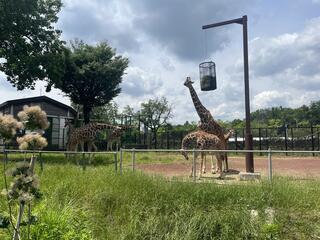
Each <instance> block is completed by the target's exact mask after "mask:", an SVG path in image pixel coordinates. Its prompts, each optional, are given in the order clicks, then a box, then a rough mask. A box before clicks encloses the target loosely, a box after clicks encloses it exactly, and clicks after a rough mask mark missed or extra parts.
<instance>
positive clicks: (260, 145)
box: [259, 128, 262, 156]
mask: <svg viewBox="0 0 320 240" xmlns="http://www.w3.org/2000/svg"><path fill="white" fill-rule="evenodd" d="M259 150H260V153H259V154H260V156H261V155H262V152H261V150H262V143H261V128H259Z"/></svg>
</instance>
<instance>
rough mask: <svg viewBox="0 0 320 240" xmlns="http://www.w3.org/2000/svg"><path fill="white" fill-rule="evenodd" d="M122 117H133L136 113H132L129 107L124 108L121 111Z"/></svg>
mask: <svg viewBox="0 0 320 240" xmlns="http://www.w3.org/2000/svg"><path fill="white" fill-rule="evenodd" d="M122 114H123V115H127V116H134V115H135V114H136V113H135V111H134V109H133V108H132V107H130V106H129V105H127V106H125V107H124V109H123V111H122Z"/></svg>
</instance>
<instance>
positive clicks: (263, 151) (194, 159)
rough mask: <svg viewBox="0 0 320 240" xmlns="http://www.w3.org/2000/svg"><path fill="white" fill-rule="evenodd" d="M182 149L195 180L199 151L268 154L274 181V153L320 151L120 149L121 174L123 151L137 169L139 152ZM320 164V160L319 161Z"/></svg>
mask: <svg viewBox="0 0 320 240" xmlns="http://www.w3.org/2000/svg"><path fill="white" fill-rule="evenodd" d="M181 151H184V152H191V153H192V156H193V157H192V169H193V172H192V179H193V181H196V180H197V177H196V154H195V153H197V152H205V153H217V152H222V153H248V152H251V153H256V154H267V159H268V179H269V181H272V178H273V167H272V154H279V153H281V154H312V155H315V154H319V153H320V151H298V150H297V151H284V150H272V149H271V148H269V149H268V150H198V149H193V150H182V149H179V150H176V149H120V162H119V164H120V165H119V168H120V174H122V173H123V153H124V152H129V153H131V159H132V160H131V161H132V164H131V166H132V171H135V168H136V153H138V152H178V153H180V152H181ZM319 164H320V162H319Z"/></svg>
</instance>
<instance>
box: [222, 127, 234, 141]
mask: <svg viewBox="0 0 320 240" xmlns="http://www.w3.org/2000/svg"><path fill="white" fill-rule="evenodd" d="M234 134H235V131H234V130H233V129H229V130H228V132H227V133H226V134H225V135H224V137H225V139H226V140H227V141H228V140H229V138H230V137H233V136H234Z"/></svg>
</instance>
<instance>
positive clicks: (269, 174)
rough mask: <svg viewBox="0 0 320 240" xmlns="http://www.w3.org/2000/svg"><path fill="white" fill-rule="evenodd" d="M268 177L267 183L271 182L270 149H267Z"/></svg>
mask: <svg viewBox="0 0 320 240" xmlns="http://www.w3.org/2000/svg"><path fill="white" fill-rule="evenodd" d="M268 177H269V181H270V182H272V157H271V148H269V149H268Z"/></svg>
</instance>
